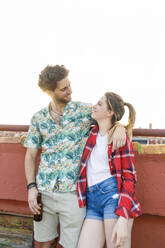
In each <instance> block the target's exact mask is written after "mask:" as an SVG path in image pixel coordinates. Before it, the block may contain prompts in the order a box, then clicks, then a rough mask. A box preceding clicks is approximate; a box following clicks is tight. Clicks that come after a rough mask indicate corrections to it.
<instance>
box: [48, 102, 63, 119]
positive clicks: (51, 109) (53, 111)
mask: <svg viewBox="0 0 165 248" xmlns="http://www.w3.org/2000/svg"><path fill="white" fill-rule="evenodd" d="M53 106H55V104H54V103H52V102H51V103H50V111H51V112H52V113H54V114H56V115H59V116H63V113H62V114H61V113H58V112H56V111H55V110H54V109H53Z"/></svg>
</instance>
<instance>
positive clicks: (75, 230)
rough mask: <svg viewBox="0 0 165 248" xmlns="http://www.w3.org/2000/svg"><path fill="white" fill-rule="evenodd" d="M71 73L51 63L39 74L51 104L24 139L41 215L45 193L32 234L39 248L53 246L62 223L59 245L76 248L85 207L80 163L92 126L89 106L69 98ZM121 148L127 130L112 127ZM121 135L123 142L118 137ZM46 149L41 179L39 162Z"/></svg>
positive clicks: (31, 197)
mask: <svg viewBox="0 0 165 248" xmlns="http://www.w3.org/2000/svg"><path fill="white" fill-rule="evenodd" d="M68 74H69V71H68V70H67V69H66V68H65V67H64V66H59V65H56V66H47V67H46V68H45V69H44V70H43V71H42V72H41V74H40V75H39V83H38V85H39V87H40V88H41V89H42V90H43V91H44V92H45V93H47V94H48V95H49V96H50V97H51V102H50V104H49V106H48V107H46V108H44V109H42V110H40V111H39V112H37V113H36V114H34V116H33V117H32V120H31V125H30V128H29V131H28V134H27V138H26V140H25V147H27V148H28V149H27V152H26V156H25V174H26V179H27V184H28V186H27V188H28V202H29V207H30V210H31V211H32V212H33V214H39V212H40V207H39V205H38V204H37V195H38V192H42V202H43V219H42V221H41V222H36V221H34V238H35V240H36V241H38V242H40V247H41V248H50V247H54V246H53V245H54V244H55V239H56V238H57V236H58V234H57V225H58V222H60V229H61V230H60V244H61V245H62V246H63V247H64V248H76V246H77V242H78V237H79V233H80V229H81V226H82V223H83V220H84V217H85V208H82V209H80V208H79V206H78V200H77V195H76V183H77V177H78V172H79V164H80V163H79V162H80V158H81V155H82V152H83V149H84V145H85V142H86V139H87V137H88V134H89V130H90V127H91V123H92V119H91V110H92V106H91V104H86V103H80V102H73V101H71V93H72V90H71V85H70V81H69V79H68ZM114 133H115V135H114V137H116V139H113V143H114V144H115V143H116V140H117V141H119V142H118V143H119V144H118V146H119V147H120V146H122V145H124V142H125V130H124V128H123V127H121V126H120V127H117V130H115V131H114ZM121 134H122V135H123V140H122V139H121V138H120V135H121ZM40 148H42V153H41V156H40V165H39V170H38V174H37V177H36V175H35V167H36V166H35V161H36V157H37V153H38V150H39V149H40Z"/></svg>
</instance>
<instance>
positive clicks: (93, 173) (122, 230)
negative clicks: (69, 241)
mask: <svg viewBox="0 0 165 248" xmlns="http://www.w3.org/2000/svg"><path fill="white" fill-rule="evenodd" d="M125 106H127V107H128V110H129V121H128V125H127V126H126V128H127V133H128V134H129V135H130V134H131V130H132V127H133V125H134V122H135V115H136V113H135V110H134V108H133V106H132V105H131V104H129V103H125V102H124V101H123V99H122V98H121V97H120V96H119V95H117V94H115V93H112V92H107V93H106V94H105V95H104V96H103V97H102V98H101V99H100V100H99V101H98V103H97V104H96V105H95V106H94V107H93V111H92V117H93V119H95V120H96V121H97V125H95V126H94V128H93V129H92V130H91V133H90V135H89V138H88V140H87V143H86V146H85V149H84V152H83V155H82V159H81V166H80V173H79V178H78V183H77V193H78V200H79V206H80V207H83V206H85V205H86V202H87V213H86V218H85V221H84V224H83V227H82V231H81V234H80V239H79V243H78V248H91V247H92V248H93V247H95V248H102V247H103V246H104V243H105V240H106V245H107V248H113V247H122V248H130V247H131V229H132V224H133V218H135V217H137V216H139V215H141V206H140V204H139V203H138V201H137V200H136V197H135V183H136V171H135V167H134V153H133V147H132V143H131V141H130V139H129V137H128V136H127V139H126V144H125V146H123V147H122V148H120V149H118V150H116V151H115V152H112V144H110V145H108V138H107V137H108V136H107V133H109V132H110V129H112V128H113V126H114V125H115V124H116V122H117V121H120V120H121V118H122V117H123V115H124V113H125V108H124V107H125Z"/></svg>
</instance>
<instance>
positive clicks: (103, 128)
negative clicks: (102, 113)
mask: <svg viewBox="0 0 165 248" xmlns="http://www.w3.org/2000/svg"><path fill="white" fill-rule="evenodd" d="M97 123H98V126H99V133H100V135H101V136H103V135H105V134H106V133H107V132H108V131H109V130H110V129H111V127H112V124H111V122H110V120H109V119H108V120H102V121H98V122H97Z"/></svg>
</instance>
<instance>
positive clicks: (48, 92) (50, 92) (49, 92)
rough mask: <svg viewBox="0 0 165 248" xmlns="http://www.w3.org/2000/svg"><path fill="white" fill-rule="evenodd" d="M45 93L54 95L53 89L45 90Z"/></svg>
mask: <svg viewBox="0 0 165 248" xmlns="http://www.w3.org/2000/svg"><path fill="white" fill-rule="evenodd" d="M45 93H46V94H47V95H48V96H50V97H52V94H53V91H51V90H45Z"/></svg>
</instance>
